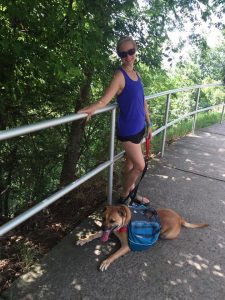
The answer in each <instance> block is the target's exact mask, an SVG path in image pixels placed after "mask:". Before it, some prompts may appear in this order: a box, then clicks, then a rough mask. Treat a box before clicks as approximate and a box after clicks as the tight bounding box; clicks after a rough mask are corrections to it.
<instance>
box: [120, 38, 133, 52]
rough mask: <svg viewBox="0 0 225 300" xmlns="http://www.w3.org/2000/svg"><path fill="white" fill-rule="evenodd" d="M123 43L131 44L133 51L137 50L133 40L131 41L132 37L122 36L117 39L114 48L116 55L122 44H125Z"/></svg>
mask: <svg viewBox="0 0 225 300" xmlns="http://www.w3.org/2000/svg"><path fill="white" fill-rule="evenodd" d="M125 42H131V43H132V44H133V46H134V49H135V50H137V44H136V42H135V40H133V38H132V37H129V36H124V37H121V38H120V39H119V41H118V42H117V46H116V52H117V53H119V52H120V48H121V46H122V44H123V43H125Z"/></svg>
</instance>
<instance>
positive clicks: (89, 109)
mask: <svg viewBox="0 0 225 300" xmlns="http://www.w3.org/2000/svg"><path fill="white" fill-rule="evenodd" d="M95 106H96V105H95V104H92V105H90V106H86V107H84V108H82V109H80V110H78V112H77V113H78V114H83V113H86V114H87V121H89V120H90V118H91V116H92V115H93V113H94V112H95V111H96V107H95Z"/></svg>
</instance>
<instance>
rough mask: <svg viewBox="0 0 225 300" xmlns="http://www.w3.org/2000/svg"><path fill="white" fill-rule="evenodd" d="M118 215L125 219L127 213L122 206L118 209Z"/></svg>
mask: <svg viewBox="0 0 225 300" xmlns="http://www.w3.org/2000/svg"><path fill="white" fill-rule="evenodd" d="M118 214H119V215H120V216H121V217H126V215H127V212H126V209H125V207H124V206H123V205H121V206H120V207H119V208H118Z"/></svg>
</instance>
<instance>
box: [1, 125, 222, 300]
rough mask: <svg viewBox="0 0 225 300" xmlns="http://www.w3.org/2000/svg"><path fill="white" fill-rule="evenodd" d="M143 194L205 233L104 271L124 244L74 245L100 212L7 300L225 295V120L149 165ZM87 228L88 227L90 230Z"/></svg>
mask: <svg viewBox="0 0 225 300" xmlns="http://www.w3.org/2000/svg"><path fill="white" fill-rule="evenodd" d="M140 192H141V193H142V194H143V195H145V196H148V197H149V198H150V199H151V202H152V204H153V206H154V207H155V208H158V207H170V208H172V209H174V210H176V211H177V212H178V213H180V214H181V215H182V216H183V217H184V218H185V219H186V220H188V221H190V222H193V223H201V222H202V223H209V224H210V227H208V228H202V229H186V228H183V229H182V232H181V235H180V236H179V237H178V239H176V240H173V241H162V240H160V241H159V242H158V243H157V244H156V245H155V246H154V247H153V248H152V249H150V250H148V251H145V252H132V253H129V254H127V255H126V256H124V257H122V258H120V259H119V260H117V261H116V262H114V263H113V264H112V265H111V266H110V268H109V269H108V270H107V271H105V272H101V271H99V270H98V267H99V264H100V262H101V261H102V260H103V259H104V258H105V257H106V256H107V255H108V254H109V253H110V252H112V251H114V250H115V249H116V248H117V247H118V246H119V245H118V243H117V240H116V238H115V237H111V238H110V240H109V242H107V243H103V242H101V241H99V240H97V241H93V242H91V243H90V244H87V245H85V246H83V247H79V246H76V244H75V240H76V238H77V237H78V236H79V235H80V234H81V233H86V234H87V233H88V232H90V230H91V229H92V230H93V229H97V226H96V224H95V222H98V221H100V214H99V212H96V213H95V214H93V215H91V216H90V217H89V218H88V219H87V220H85V221H84V222H83V223H82V224H81V225H80V226H79V227H77V228H76V230H75V231H74V232H72V233H71V234H70V235H68V236H67V237H66V238H65V239H64V240H62V241H61V242H60V243H59V244H58V245H57V246H56V247H55V248H54V249H53V250H52V251H51V252H50V253H49V254H48V255H46V257H44V258H43V260H42V261H41V262H40V263H39V264H37V265H35V266H34V267H33V270H32V271H31V272H29V273H28V274H25V275H24V276H22V277H21V278H20V279H19V280H17V281H16V282H15V283H14V285H13V286H12V288H10V289H9V290H7V291H6V293H5V294H4V295H2V297H3V298H4V297H6V298H5V299H16V300H19V299H37V300H39V299H44V300H48V299H49V300H55V299H59V300H62V299H68V300H69V299H71V300H72V299H73V300H78V299H82V300H93V299H96V300H97V299H121V300H124V299H141V300H142V299H143V300H145V299H154V300H161V299H162V300H165V299H166V300H170V299H171V300H174V299H179V300H185V299H190V300H195V299H196V300H205V299H209V300H212V299H217V300H223V299H224V298H225V233H224V231H225V122H223V124H222V125H214V126H211V127H209V128H205V129H203V130H201V131H197V132H196V134H195V135H193V136H192V135H189V136H186V137H184V138H182V139H181V140H178V141H176V142H175V143H173V144H172V145H170V146H169V147H168V148H166V152H165V156H164V158H162V159H159V160H157V159H156V160H154V161H151V163H150V166H149V170H148V172H147V174H146V176H145V177H144V179H143V181H142V183H141V187H140ZM87 228H88V229H87Z"/></svg>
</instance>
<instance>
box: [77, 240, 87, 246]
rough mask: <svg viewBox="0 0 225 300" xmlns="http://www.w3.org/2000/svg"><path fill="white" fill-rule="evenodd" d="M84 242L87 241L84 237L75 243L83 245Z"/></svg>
mask: <svg viewBox="0 0 225 300" xmlns="http://www.w3.org/2000/svg"><path fill="white" fill-rule="evenodd" d="M86 243H87V241H86V240H85V239H80V240H78V241H77V243H76V244H77V246H83V245H84V244H86Z"/></svg>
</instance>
